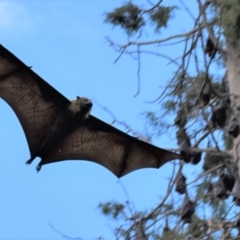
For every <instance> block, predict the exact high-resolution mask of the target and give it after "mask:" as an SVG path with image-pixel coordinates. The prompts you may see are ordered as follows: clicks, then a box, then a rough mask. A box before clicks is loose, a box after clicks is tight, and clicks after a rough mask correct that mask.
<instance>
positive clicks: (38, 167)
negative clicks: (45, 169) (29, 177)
mask: <svg viewBox="0 0 240 240" xmlns="http://www.w3.org/2000/svg"><path fill="white" fill-rule="evenodd" d="M41 168H42V165H39V164H38V165H37V167H36V170H37V172H39V171H40V170H41Z"/></svg>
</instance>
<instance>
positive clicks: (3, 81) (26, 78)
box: [0, 45, 181, 177]
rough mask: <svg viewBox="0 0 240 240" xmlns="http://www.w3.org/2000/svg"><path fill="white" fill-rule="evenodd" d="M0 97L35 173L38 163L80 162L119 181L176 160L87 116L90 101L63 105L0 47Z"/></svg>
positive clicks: (54, 92)
mask: <svg viewBox="0 0 240 240" xmlns="http://www.w3.org/2000/svg"><path fill="white" fill-rule="evenodd" d="M0 97H1V98H2V99H4V100H5V101H6V102H7V103H8V104H9V105H10V106H11V108H12V109H13V110H14V112H15V114H16V115H17V117H18V119H19V121H20V123H21V125H22V127H23V130H24V133H25V135H26V138H27V142H28V146H29V149H30V154H31V158H30V159H29V160H28V161H27V162H26V163H27V164H30V163H31V162H32V161H33V160H34V159H35V158H36V157H37V156H38V157H40V158H41V161H40V163H39V164H38V166H37V171H39V170H40V169H41V166H42V165H44V164H48V163H54V162H59V161H63V160H68V159H71V160H81V159H84V160H89V161H92V162H95V163H98V164H100V165H102V166H104V167H106V168H108V169H109V170H110V171H111V172H113V173H114V174H115V175H116V176H117V177H122V176H124V175H126V174H128V173H130V172H132V171H134V170H137V169H141V168H150V167H151V168H159V167H161V166H162V165H163V164H165V163H166V162H168V161H170V160H173V159H180V158H181V155H179V154H177V153H173V152H170V151H167V150H164V149H161V148H157V147H155V146H153V145H151V144H148V143H146V142H143V141H141V140H139V139H136V138H135V137H132V136H129V135H127V134H126V133H124V132H122V131H120V130H118V129H116V128H114V127H112V126H111V125H109V124H106V123H105V122H103V121H101V120H99V119H97V118H95V117H94V116H91V115H90V110H91V107H92V102H91V100H89V99H87V98H80V97H78V98H77V99H76V100H73V101H69V100H68V99H67V98H65V97H64V96H63V95H62V94H61V93H59V92H58V91H57V90H56V89H54V88H53V87H52V86H50V85H49V84H48V83H47V82H45V81H44V80H43V79H42V78H41V77H39V76H38V75H37V74H36V73H34V72H33V71H32V70H31V69H30V67H28V66H26V65H25V64H24V63H23V62H21V61H20V60H19V59H18V58H17V57H15V56H14V55H13V54H12V53H10V52H9V51H8V50H7V49H5V48H4V47H3V46H2V45H0Z"/></svg>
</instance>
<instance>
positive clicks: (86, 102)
mask: <svg viewBox="0 0 240 240" xmlns="http://www.w3.org/2000/svg"><path fill="white" fill-rule="evenodd" d="M81 105H82V107H84V108H86V109H91V108H92V105H93V104H92V101H91V100H90V99H88V98H81Z"/></svg>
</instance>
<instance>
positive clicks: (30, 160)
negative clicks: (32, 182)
mask: <svg viewBox="0 0 240 240" xmlns="http://www.w3.org/2000/svg"><path fill="white" fill-rule="evenodd" d="M32 161H33V159H29V160H28V161H26V162H25V164H27V165H29V164H31V163H32Z"/></svg>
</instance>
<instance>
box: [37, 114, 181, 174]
mask: <svg viewBox="0 0 240 240" xmlns="http://www.w3.org/2000/svg"><path fill="white" fill-rule="evenodd" d="M180 158H181V156H180V155H179V154H177V153H173V152H170V151H167V150H164V149H161V148H157V147H155V146H153V145H151V144H148V143H146V142H143V141H141V140H139V139H137V138H134V137H132V136H129V135H128V134H126V133H124V132H122V131H120V130H118V129H116V128H114V127H112V126H111V125H109V124H107V123H105V122H103V121H101V120H99V119H97V118H95V117H93V116H90V117H89V118H88V119H87V120H86V121H84V122H83V123H82V124H81V126H79V128H78V129H77V130H76V131H74V133H72V134H71V135H69V136H68V138H67V139H65V140H64V141H63V142H62V143H61V144H60V146H59V147H58V148H57V149H55V150H54V151H53V152H52V154H50V155H49V156H48V157H46V158H44V159H42V161H41V165H43V164H48V163H53V162H58V161H63V160H68V159H75V160H80V159H85V160H89V161H92V162H95V163H98V164H100V165H102V166H104V167H106V168H107V169H109V170H110V171H111V172H113V173H114V174H115V175H116V176H117V177H119V178H120V177H122V176H124V175H126V174H128V173H130V172H132V171H134V170H137V169H141V168H159V167H161V166H162V165H163V164H165V163H166V162H168V161H170V160H173V159H180Z"/></svg>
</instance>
